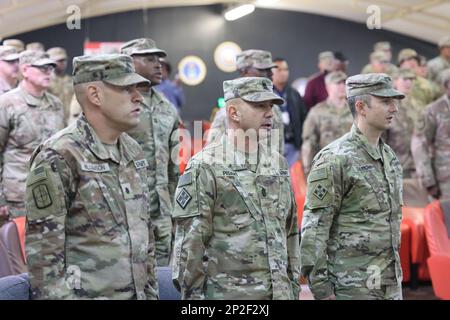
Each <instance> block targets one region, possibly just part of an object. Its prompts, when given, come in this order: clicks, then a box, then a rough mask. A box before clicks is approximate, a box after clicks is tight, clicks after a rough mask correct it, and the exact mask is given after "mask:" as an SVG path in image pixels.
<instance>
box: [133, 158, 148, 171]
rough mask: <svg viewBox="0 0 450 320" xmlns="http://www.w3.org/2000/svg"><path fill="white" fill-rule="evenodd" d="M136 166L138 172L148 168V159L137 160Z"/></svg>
mask: <svg viewBox="0 0 450 320" xmlns="http://www.w3.org/2000/svg"><path fill="white" fill-rule="evenodd" d="M134 166H135V167H136V169H137V170H139V169H142V168H147V167H148V162H147V159H142V160H135V161H134Z"/></svg>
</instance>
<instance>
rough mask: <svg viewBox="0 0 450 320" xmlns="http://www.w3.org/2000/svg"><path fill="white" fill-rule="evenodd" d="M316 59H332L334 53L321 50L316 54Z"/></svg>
mask: <svg viewBox="0 0 450 320" xmlns="http://www.w3.org/2000/svg"><path fill="white" fill-rule="evenodd" d="M317 59H318V60H319V61H320V60H324V59H334V53H333V52H331V51H323V52H321V53H319V55H318V56H317Z"/></svg>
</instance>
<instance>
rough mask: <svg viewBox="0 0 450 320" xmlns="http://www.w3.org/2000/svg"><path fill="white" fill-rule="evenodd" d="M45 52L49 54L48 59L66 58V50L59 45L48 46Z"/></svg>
mask: <svg viewBox="0 0 450 320" xmlns="http://www.w3.org/2000/svg"><path fill="white" fill-rule="evenodd" d="M47 54H48V55H49V56H50V59H52V60H55V61H59V60H64V59H67V52H66V50H65V49H64V48H61V47H53V48H50V49H48V50H47Z"/></svg>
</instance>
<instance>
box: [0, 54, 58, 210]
mask: <svg viewBox="0 0 450 320" xmlns="http://www.w3.org/2000/svg"><path fill="white" fill-rule="evenodd" d="M54 67H55V62H54V61H53V60H51V59H49V58H48V55H47V54H46V53H45V52H35V51H23V52H22V53H21V54H20V70H21V72H22V75H23V77H24V79H23V80H22V82H21V83H20V84H19V86H18V87H17V88H16V89H13V90H11V91H9V92H7V93H5V94H3V95H2V96H0V172H1V175H0V211H2V212H3V213H4V214H6V213H9V216H10V217H11V218H15V217H19V216H24V215H25V214H26V212H25V180H26V176H27V173H28V161H29V160H30V156H31V154H32V152H33V150H34V149H36V147H37V146H39V144H40V143H42V142H43V141H45V140H47V139H48V138H49V137H50V136H52V135H53V134H55V133H56V132H58V131H59V130H61V129H62V128H64V123H63V107H62V104H61V101H60V100H59V99H58V98H56V97H55V96H53V95H51V94H50V93H48V92H47V88H48V86H49V84H50V78H51V74H52V72H53V69H54Z"/></svg>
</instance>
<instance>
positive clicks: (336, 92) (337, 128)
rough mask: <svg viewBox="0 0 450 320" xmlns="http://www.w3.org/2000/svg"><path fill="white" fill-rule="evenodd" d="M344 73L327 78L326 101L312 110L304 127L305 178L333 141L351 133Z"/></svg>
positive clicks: (303, 154)
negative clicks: (318, 157)
mask: <svg viewBox="0 0 450 320" xmlns="http://www.w3.org/2000/svg"><path fill="white" fill-rule="evenodd" d="M346 79H347V75H346V74H345V73H344V72H342V71H333V72H331V73H329V74H327V75H326V77H325V84H326V88H327V91H328V98H327V100H325V101H323V102H320V103H318V104H317V105H316V106H315V107H313V108H311V111H309V113H308V115H307V116H306V120H305V123H304V124H303V136H302V138H303V144H302V152H301V155H302V165H303V170H304V172H305V176H308V174H309V172H310V170H311V164H312V161H313V159H314V156H315V155H316V154H317V153H318V152H319V151H320V149H322V148H324V147H325V146H326V145H328V144H330V143H331V142H333V141H334V140H336V139H338V138H340V137H341V136H343V135H344V134H346V133H347V132H349V131H350V128H351V127H352V124H353V117H352V114H351V112H350V109H349V108H348V106H347V103H346V101H345V80H346Z"/></svg>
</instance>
